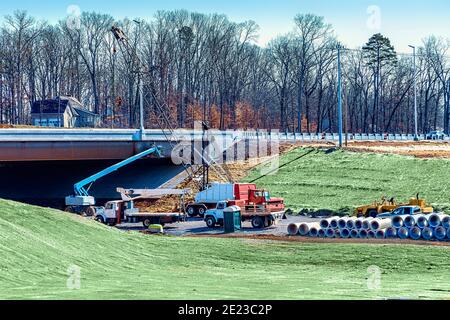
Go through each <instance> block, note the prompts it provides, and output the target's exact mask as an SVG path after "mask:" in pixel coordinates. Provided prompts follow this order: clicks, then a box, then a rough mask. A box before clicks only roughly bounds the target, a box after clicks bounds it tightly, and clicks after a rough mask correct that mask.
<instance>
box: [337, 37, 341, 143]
mask: <svg viewBox="0 0 450 320" xmlns="http://www.w3.org/2000/svg"><path fill="white" fill-rule="evenodd" d="M337 50H338V129H339V148H342V92H341V91H342V88H341V45H340V44H338V47H337Z"/></svg>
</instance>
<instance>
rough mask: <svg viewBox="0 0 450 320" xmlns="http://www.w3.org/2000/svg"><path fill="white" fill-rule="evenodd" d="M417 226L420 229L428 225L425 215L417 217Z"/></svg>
mask: <svg viewBox="0 0 450 320" xmlns="http://www.w3.org/2000/svg"><path fill="white" fill-rule="evenodd" d="M417 226H418V227H419V228H421V229H423V228H425V227H428V219H427V217H425V216H421V217H419V218H417Z"/></svg>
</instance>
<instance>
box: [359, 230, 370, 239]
mask: <svg viewBox="0 0 450 320" xmlns="http://www.w3.org/2000/svg"><path fill="white" fill-rule="evenodd" d="M367 237H368V234H367V230H366V229H361V230H359V238H361V239H367Z"/></svg>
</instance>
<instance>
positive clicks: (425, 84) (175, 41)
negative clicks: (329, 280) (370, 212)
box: [0, 10, 450, 133]
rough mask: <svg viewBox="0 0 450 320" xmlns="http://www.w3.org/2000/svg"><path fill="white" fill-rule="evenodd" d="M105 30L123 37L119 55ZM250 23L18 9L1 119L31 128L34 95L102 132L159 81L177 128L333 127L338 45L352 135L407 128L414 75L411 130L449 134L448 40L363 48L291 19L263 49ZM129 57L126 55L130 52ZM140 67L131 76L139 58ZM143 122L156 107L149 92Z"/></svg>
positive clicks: (132, 120) (5, 60) (214, 17)
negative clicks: (40, 15) (90, 119)
mask: <svg viewBox="0 0 450 320" xmlns="http://www.w3.org/2000/svg"><path fill="white" fill-rule="evenodd" d="M113 25H116V26H118V27H120V28H121V29H122V30H124V33H125V34H126V35H127V38H128V41H129V44H130V46H131V49H132V51H133V52H134V54H133V55H132V56H127V55H126V54H124V52H123V51H122V50H121V48H120V46H119V45H118V43H117V41H116V39H115V38H114V35H113V34H112V33H111V32H110V29H111V27H112V26H113ZM258 31H259V28H258V25H257V24H256V23H255V22H253V21H245V22H240V23H236V22H233V21H230V20H229V19H228V18H227V17H226V16H224V15H220V14H200V13H193V12H188V11H184V10H179V11H160V12H158V13H157V14H156V15H155V16H154V17H153V19H152V20H151V21H144V20H128V19H124V20H120V21H115V20H114V19H113V17H111V16H110V15H107V14H100V13H92V12H84V13H82V14H81V15H80V16H79V17H76V19H75V20H74V19H73V17H72V18H71V17H68V18H66V19H64V20H62V21H60V22H59V23H57V24H56V25H52V24H49V23H46V22H39V21H37V20H36V19H34V18H33V17H31V16H29V15H28V14H27V13H26V12H23V11H17V12H15V13H13V14H12V15H9V16H6V17H5V19H4V22H3V25H2V26H1V30H0V123H1V124H24V125H26V124H30V107H31V104H32V103H33V102H34V101H38V100H43V99H49V98H53V97H56V96H61V95H67V96H73V97H75V98H77V99H78V100H79V101H81V102H82V103H83V104H84V105H85V106H87V107H88V108H89V109H90V110H91V111H93V112H95V113H97V114H99V115H100V116H101V123H102V126H103V127H114V128H134V127H137V126H138V125H139V107H138V106H139V83H140V81H141V80H142V82H143V83H144V88H145V90H144V91H145V92H147V91H148V90H149V88H148V86H149V84H150V83H151V81H150V80H151V79H152V80H153V83H155V84H156V88H155V89H156V96H157V99H158V100H159V101H161V102H162V103H163V106H164V108H166V110H167V114H168V115H169V116H170V121H171V122H172V123H173V126H176V127H184V128H191V127H193V123H194V121H195V120H204V121H208V122H209V124H210V125H211V126H212V127H215V128H220V129H237V128H241V129H247V128H252V129H256V128H259V129H280V130H281V131H297V132H300V131H301V132H311V133H314V132H317V133H319V132H336V131H337V126H338V123H337V92H338V89H337V52H338V50H337V48H338V46H340V47H341V48H342V50H341V51H342V54H341V64H342V88H343V90H342V92H343V95H342V101H343V107H344V115H345V123H346V127H347V129H348V131H349V132H355V133H356V132H365V133H376V132H379V133H381V132H395V133H412V132H414V75H415V73H414V70H416V77H417V97H418V98H417V99H418V100H417V101H418V121H419V130H420V131H421V132H428V131H430V130H434V129H438V128H444V129H445V130H446V131H447V132H448V129H449V116H448V114H449V108H448V105H449V101H450V88H449V61H448V60H449V59H448V57H447V51H448V49H449V46H450V44H449V41H448V40H447V39H444V38H439V37H436V36H430V37H428V38H426V39H424V40H423V43H422V44H421V46H420V47H418V48H417V59H416V69H415V68H414V63H413V58H412V56H411V55H405V54H398V53H397V52H396V51H395V48H394V46H393V45H392V44H391V43H390V41H389V39H388V38H386V37H384V36H383V35H381V34H375V35H373V36H372V37H371V38H370V39H368V42H367V43H366V44H362V45H361V48H359V49H348V48H346V47H345V44H343V43H340V42H339V40H338V38H337V36H336V35H335V32H334V30H333V27H332V26H331V25H329V24H327V23H326V22H325V19H324V18H323V17H319V16H316V15H312V14H299V15H297V16H295V18H294V19H293V28H292V31H291V32H289V33H288V34H285V35H281V36H278V37H276V38H275V39H273V40H272V41H270V42H269V43H268V45H267V46H265V47H261V46H258V45H257V44H256V42H257V37H258ZM130 57H131V58H130ZM132 57H139V60H140V61H142V62H143V64H144V65H145V67H146V68H145V69H146V70H148V72H146V73H141V72H138V70H139V66H138V59H135V58H132ZM144 110H145V122H146V124H145V125H146V127H147V128H156V127H157V122H156V121H155V117H158V109H157V108H155V105H154V101H152V99H147V100H146V103H145V105H144Z"/></svg>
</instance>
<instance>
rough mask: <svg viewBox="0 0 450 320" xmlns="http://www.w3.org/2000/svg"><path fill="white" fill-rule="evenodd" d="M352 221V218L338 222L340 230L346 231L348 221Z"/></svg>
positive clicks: (341, 219)
mask: <svg viewBox="0 0 450 320" xmlns="http://www.w3.org/2000/svg"><path fill="white" fill-rule="evenodd" d="M349 220H350V217H343V218H340V219H339V220H338V227H339V229H345V228H346V227H347V221H349Z"/></svg>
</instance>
